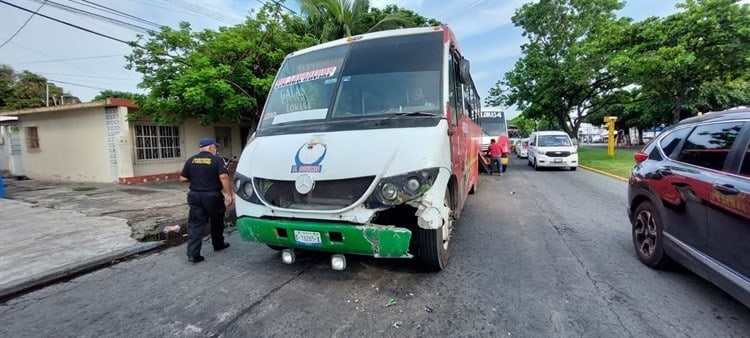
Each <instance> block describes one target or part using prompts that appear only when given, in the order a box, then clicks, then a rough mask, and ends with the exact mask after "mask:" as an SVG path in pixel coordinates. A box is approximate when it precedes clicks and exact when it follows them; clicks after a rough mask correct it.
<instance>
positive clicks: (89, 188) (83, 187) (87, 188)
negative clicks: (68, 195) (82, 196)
mask: <svg viewBox="0 0 750 338" xmlns="http://www.w3.org/2000/svg"><path fill="white" fill-rule="evenodd" d="M91 190H96V188H95V187H87V186H81V187H73V191H91Z"/></svg>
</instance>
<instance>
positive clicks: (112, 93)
mask: <svg viewBox="0 0 750 338" xmlns="http://www.w3.org/2000/svg"><path fill="white" fill-rule="evenodd" d="M111 97H114V98H121V99H129V100H133V101H139V100H142V99H143V98H144V95H143V94H136V93H129V92H121V91H117V90H103V91H101V92H100V93H99V95H97V96H95V97H94V99H93V100H91V101H100V100H105V99H108V98H111Z"/></svg>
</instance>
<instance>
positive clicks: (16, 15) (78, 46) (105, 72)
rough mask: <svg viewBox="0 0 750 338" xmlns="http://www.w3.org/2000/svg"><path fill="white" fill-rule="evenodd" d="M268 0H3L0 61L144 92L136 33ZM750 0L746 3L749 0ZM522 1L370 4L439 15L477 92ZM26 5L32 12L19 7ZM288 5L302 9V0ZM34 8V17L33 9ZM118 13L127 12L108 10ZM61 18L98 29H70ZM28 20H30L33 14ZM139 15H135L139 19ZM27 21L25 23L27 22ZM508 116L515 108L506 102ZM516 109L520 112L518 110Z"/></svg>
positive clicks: (643, 9)
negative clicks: (132, 63) (130, 59)
mask: <svg viewBox="0 0 750 338" xmlns="http://www.w3.org/2000/svg"><path fill="white" fill-rule="evenodd" d="M264 1H269V0H203V1H194V0H54V1H46V2H45V1H44V0H37V1H32V0H0V64H6V65H10V66H11V67H13V69H14V70H15V71H16V72H21V71H23V70H28V71H31V72H33V73H36V74H39V75H42V76H44V77H45V78H47V79H48V80H49V81H50V82H53V83H54V84H55V85H57V86H58V87H62V88H63V89H64V90H65V92H66V93H70V94H71V95H74V96H77V97H78V98H79V99H81V100H82V101H83V102H88V101H91V100H92V99H93V98H94V97H95V96H96V95H97V94H99V92H101V91H102V90H105V89H110V90H117V91H125V92H135V93H143V92H144V90H143V89H140V88H138V87H137V85H138V83H139V82H140V79H141V75H140V73H138V72H135V71H132V70H128V69H126V68H125V66H126V64H127V62H126V61H125V56H126V55H128V54H130V53H131V48H130V47H129V46H128V45H126V44H124V43H123V42H120V41H116V40H122V41H131V40H135V39H136V35H137V34H142V35H147V34H145V33H143V31H142V30H141V29H142V28H148V29H154V27H156V26H154V25H167V26H171V27H178V24H179V22H181V21H187V22H189V23H190V24H191V27H192V28H193V29H195V30H202V29H211V30H216V29H218V28H219V27H220V26H233V25H235V24H238V23H241V22H242V21H243V18H244V17H245V16H246V15H247V14H248V13H249V11H251V10H253V9H257V8H259V7H260V6H261V3H262V2H264ZM749 1H750V0H745V1H743V2H749ZM527 2H529V1H522V0H401V1H392V0H371V1H370V4H371V6H372V7H383V6H385V5H388V4H395V5H397V6H399V7H401V8H407V9H410V10H412V11H414V12H415V13H417V14H420V15H422V16H424V17H427V18H435V19H438V20H440V21H442V22H444V23H447V24H448V26H449V27H451V29H452V30H453V31H454V33H455V34H456V37H457V39H458V41H459V45H460V47H461V50H462V52H463V54H464V55H465V57H466V58H468V59H469V60H470V61H471V72H472V76H473V78H474V82H475V85H476V87H477V90H478V91H479V95H480V97H481V98H482V99H483V100H484V98H485V97H487V95H488V93H489V90H490V88H492V87H494V86H495V84H496V83H497V82H498V81H499V80H501V79H502V77H503V75H504V74H505V73H506V72H508V71H510V70H511V69H513V65H514V64H515V62H516V60H518V58H520V57H521V48H520V46H521V44H523V43H524V38H523V37H522V35H521V33H522V30H521V29H519V28H518V27H515V26H514V25H513V23H512V22H511V17H512V16H513V14H514V12H515V10H516V9H518V8H520V7H521V6H522V5H523V4H524V3H527ZM678 2H683V1H677V0H629V1H627V2H626V4H625V8H624V9H623V10H621V11H620V12H618V15H619V16H621V17H630V18H633V19H634V20H636V21H638V20H642V19H644V18H646V17H648V16H667V15H670V14H672V13H675V12H676V11H677V9H676V8H675V4H676V3H678ZM14 6H17V7H22V8H25V9H28V10H29V11H31V12H28V11H24V10H22V9H18V8H16V7H14ZM285 6H286V7H287V8H289V9H291V10H294V11H296V12H297V13H299V11H298V8H299V6H298V4H297V1H294V0H287V1H286V2H285ZM61 7H62V8H65V7H67V8H68V9H70V8H73V9H72V10H73V11H76V10H84V11H87V12H90V13H94V14H98V15H102V16H106V17H107V18H113V19H117V20H120V21H123V22H125V23H128V24H131V25H135V26H138V27H132V26H130V27H124V26H123V25H122V24H114V23H110V22H107V21H104V20H100V19H97V18H96V17H95V16H92V15H89V14H86V13H81V12H77V13H76V14H74V13H71V12H70V11H68V10H64V9H61ZM37 9H38V12H37V14H38V15H33V16H32V13H33V12H36V11H37ZM107 11H109V12H110V13H112V11H117V12H119V13H124V14H126V15H129V16H130V17H131V18H123V17H121V16H115V15H112V14H108V13H107ZM44 16H46V17H49V18H54V19H57V20H59V21H63V22H67V23H69V24H72V25H75V26H78V27H81V28H84V29H87V30H89V31H91V32H98V33H100V34H102V35H106V36H109V37H110V38H107V37H102V36H100V35H96V34H94V33H91V32H86V31H83V30H81V29H77V28H74V27H70V26H68V25H65V24H63V23H60V22H57V21H53V20H51V19H48V18H46V17H44ZM29 18H30V19H29ZM136 19H138V20H137V21H136ZM27 20H28V21H27ZM506 109H507V110H508V111H509V116H511V117H512V116H513V115H515V114H517V112H515V110H514V109H513V108H506ZM514 113H515V114H514Z"/></svg>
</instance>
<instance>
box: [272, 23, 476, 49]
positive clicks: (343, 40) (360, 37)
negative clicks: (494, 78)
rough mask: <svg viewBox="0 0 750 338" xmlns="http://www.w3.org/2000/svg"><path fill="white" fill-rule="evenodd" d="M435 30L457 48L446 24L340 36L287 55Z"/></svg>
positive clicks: (454, 38) (453, 36) (451, 32)
mask: <svg viewBox="0 0 750 338" xmlns="http://www.w3.org/2000/svg"><path fill="white" fill-rule="evenodd" d="M437 31H442V32H445V33H447V35H448V36H446V38H445V39H444V41H445V40H446V39H450V40H451V41H452V43H453V45H455V46H456V49H458V43H457V42H456V37H455V35H453V31H451V30H450V28H448V26H445V25H443V26H432V27H414V28H401V29H391V30H386V31H379V32H372V33H366V34H360V35H353V36H351V37H347V38H341V39H338V40H334V41H329V42H324V43H321V44H319V45H315V46H312V47H307V48H305V49H300V50H298V51H295V52H292V53H289V55H287V57H291V56H296V55H301V54H306V53H310V52H314V51H317V50H321V49H326V48H330V47H335V46H341V45H345V44H347V43H352V42H357V41H362V40H372V39H381V38H387V37H392V36H402V35H413V34H425V33H430V32H437ZM458 50H459V53H460V52H461V50H460V49H458Z"/></svg>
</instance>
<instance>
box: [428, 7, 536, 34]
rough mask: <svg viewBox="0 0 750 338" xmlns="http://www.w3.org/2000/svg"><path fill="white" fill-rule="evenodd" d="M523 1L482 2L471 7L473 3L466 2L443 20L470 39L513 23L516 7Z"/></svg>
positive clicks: (457, 32)
mask: <svg viewBox="0 0 750 338" xmlns="http://www.w3.org/2000/svg"><path fill="white" fill-rule="evenodd" d="M524 3H525V2H523V1H511V2H491V3H481V4H479V5H478V6H476V7H473V8H471V7H469V6H471V5H472V4H473V3H471V2H464V3H463V4H464V5H462V6H461V8H459V9H458V10H457V11H454V12H453V13H454V14H452V15H448V16H447V17H445V18H441V20H443V21H445V22H446V23H447V24H448V26H450V27H451V28H452V29H453V31H454V32H456V35H458V36H460V37H461V38H462V39H468V38H471V37H474V36H477V35H481V34H484V33H487V32H491V31H494V30H497V29H498V28H503V27H504V26H509V25H512V22H511V19H510V18H511V17H512V16H513V14H514V13H515V11H516V8H518V7H520V6H522V5H523V4H524Z"/></svg>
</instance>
